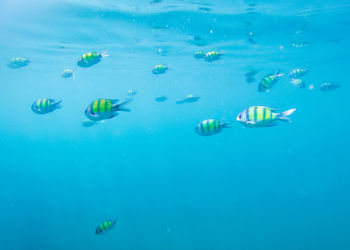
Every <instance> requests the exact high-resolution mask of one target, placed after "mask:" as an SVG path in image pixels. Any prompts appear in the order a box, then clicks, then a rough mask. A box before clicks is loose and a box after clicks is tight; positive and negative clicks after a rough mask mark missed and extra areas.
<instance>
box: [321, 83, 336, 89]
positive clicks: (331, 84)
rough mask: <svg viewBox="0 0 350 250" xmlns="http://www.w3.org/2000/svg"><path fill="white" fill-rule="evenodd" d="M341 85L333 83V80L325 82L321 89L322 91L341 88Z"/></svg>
mask: <svg viewBox="0 0 350 250" xmlns="http://www.w3.org/2000/svg"><path fill="white" fill-rule="evenodd" d="M339 87H340V85H338V84H335V83H332V82H324V83H322V84H321V86H320V90H322V91H330V90H335V89H337V88H339Z"/></svg>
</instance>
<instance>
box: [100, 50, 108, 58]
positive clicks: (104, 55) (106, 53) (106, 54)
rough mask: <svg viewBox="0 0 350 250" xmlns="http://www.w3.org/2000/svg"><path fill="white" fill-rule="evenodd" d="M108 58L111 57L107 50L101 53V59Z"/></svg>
mask: <svg viewBox="0 0 350 250" xmlns="http://www.w3.org/2000/svg"><path fill="white" fill-rule="evenodd" d="M107 56H109V54H108V52H107V50H105V51H103V52H102V53H101V57H107Z"/></svg>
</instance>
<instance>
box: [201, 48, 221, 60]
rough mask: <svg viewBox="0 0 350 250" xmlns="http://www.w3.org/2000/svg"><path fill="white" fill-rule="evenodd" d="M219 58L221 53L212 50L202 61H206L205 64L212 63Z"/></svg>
mask: <svg viewBox="0 0 350 250" xmlns="http://www.w3.org/2000/svg"><path fill="white" fill-rule="evenodd" d="M221 56H222V53H221V52H219V51H215V50H213V51H209V52H208V53H206V54H205V56H204V60H206V61H207V62H212V61H216V60H219V59H220V57H221Z"/></svg>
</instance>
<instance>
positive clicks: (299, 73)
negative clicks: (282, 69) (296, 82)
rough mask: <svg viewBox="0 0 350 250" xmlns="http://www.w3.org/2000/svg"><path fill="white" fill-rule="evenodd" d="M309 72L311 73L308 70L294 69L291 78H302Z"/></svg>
mask: <svg viewBox="0 0 350 250" xmlns="http://www.w3.org/2000/svg"><path fill="white" fill-rule="evenodd" d="M308 72H309V70H308V69H293V70H292V71H291V72H290V74H289V77H291V78H297V77H302V76H305V75H306V74H307V73H308Z"/></svg>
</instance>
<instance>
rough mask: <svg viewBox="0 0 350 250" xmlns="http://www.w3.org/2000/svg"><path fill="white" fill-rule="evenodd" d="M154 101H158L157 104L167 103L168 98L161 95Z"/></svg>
mask: <svg viewBox="0 0 350 250" xmlns="http://www.w3.org/2000/svg"><path fill="white" fill-rule="evenodd" d="M154 100H156V102H165V101H166V100H168V97H166V96H165V95H160V96H157V97H156V98H155V99H154Z"/></svg>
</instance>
